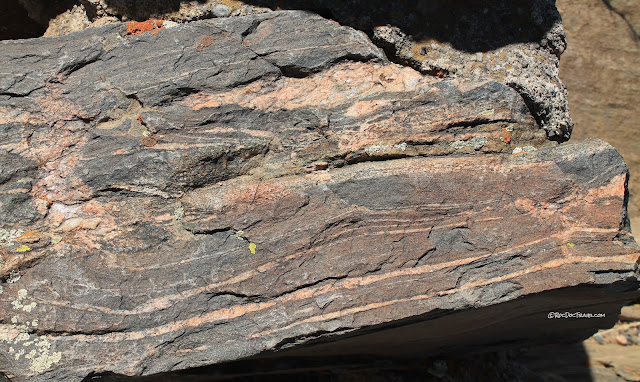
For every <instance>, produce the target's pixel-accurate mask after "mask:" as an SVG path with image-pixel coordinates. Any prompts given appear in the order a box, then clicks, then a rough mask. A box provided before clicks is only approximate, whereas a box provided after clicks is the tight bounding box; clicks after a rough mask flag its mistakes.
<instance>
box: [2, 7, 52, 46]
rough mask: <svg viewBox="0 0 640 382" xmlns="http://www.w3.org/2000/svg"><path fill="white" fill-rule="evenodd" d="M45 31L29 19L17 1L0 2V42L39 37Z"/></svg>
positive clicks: (44, 27)
mask: <svg viewBox="0 0 640 382" xmlns="http://www.w3.org/2000/svg"><path fill="white" fill-rule="evenodd" d="M46 29H47V27H46V25H41V24H39V23H38V22H37V21H36V20H34V19H32V18H31V17H29V14H28V13H27V10H26V9H25V8H24V7H23V6H22V4H20V2H19V1H18V0H3V1H0V40H17V39H23V38H33V37H40V36H42V35H43V34H44V32H45V30H46Z"/></svg>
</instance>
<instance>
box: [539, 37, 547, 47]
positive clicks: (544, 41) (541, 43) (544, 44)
mask: <svg viewBox="0 0 640 382" xmlns="http://www.w3.org/2000/svg"><path fill="white" fill-rule="evenodd" d="M547 42H548V41H547V39H546V38H543V39H542V40H540V46H541V47H545V46H547Z"/></svg>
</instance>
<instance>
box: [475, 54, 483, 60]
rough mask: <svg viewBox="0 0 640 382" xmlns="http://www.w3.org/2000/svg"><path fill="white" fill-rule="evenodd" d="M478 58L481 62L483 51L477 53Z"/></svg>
mask: <svg viewBox="0 0 640 382" xmlns="http://www.w3.org/2000/svg"><path fill="white" fill-rule="evenodd" d="M476 60H477V61H479V62H482V53H481V52H478V53H476Z"/></svg>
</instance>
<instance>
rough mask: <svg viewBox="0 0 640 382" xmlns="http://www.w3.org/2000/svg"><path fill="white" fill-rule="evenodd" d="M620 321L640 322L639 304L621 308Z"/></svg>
mask: <svg viewBox="0 0 640 382" xmlns="http://www.w3.org/2000/svg"><path fill="white" fill-rule="evenodd" d="M620 321H626V322H631V321H640V304H636V305H630V306H625V307H623V308H622V311H621V312H620Z"/></svg>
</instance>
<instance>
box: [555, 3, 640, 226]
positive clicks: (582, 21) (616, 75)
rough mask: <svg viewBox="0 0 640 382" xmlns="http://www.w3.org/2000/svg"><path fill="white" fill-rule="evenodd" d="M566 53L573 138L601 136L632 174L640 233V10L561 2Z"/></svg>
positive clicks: (632, 206) (633, 211) (633, 212)
mask: <svg viewBox="0 0 640 382" xmlns="http://www.w3.org/2000/svg"><path fill="white" fill-rule="evenodd" d="M558 8H559V9H560V11H561V13H562V17H563V19H564V26H565V29H566V30H567V35H568V40H569V48H568V49H567V51H566V52H565V53H564V56H563V58H562V61H561V65H560V75H561V77H562V79H563V80H564V81H565V82H566V83H567V84H568V86H569V103H570V105H571V115H572V116H573V119H574V120H575V121H576V129H575V133H574V138H576V139H583V138H586V137H599V138H601V139H604V140H606V141H607V142H609V143H611V144H612V145H613V146H614V147H616V148H617V149H618V150H619V151H620V153H621V154H622V156H623V157H624V159H625V161H626V162H627V165H628V166H629V168H630V171H631V180H630V182H629V192H630V199H629V214H630V216H631V222H632V226H633V231H634V232H640V150H639V149H638V147H639V145H640V118H638V114H640V67H638V65H637V63H638V61H639V60H640V43H639V41H638V31H639V30H640V6H639V5H638V3H637V2H636V1H633V0H615V1H614V0H611V1H603V0H587V1H580V2H575V1H567V0H559V1H558Z"/></svg>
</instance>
